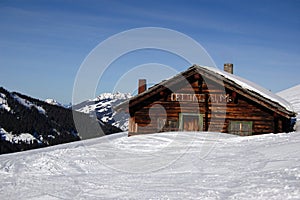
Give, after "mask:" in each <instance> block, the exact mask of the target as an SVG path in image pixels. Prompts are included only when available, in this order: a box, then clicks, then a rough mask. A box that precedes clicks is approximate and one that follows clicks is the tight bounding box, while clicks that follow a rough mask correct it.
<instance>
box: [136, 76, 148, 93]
mask: <svg viewBox="0 0 300 200" xmlns="http://www.w3.org/2000/svg"><path fill="white" fill-rule="evenodd" d="M146 90H147V83H146V79H139V88H138V94H141V93H143V92H145V91H146Z"/></svg>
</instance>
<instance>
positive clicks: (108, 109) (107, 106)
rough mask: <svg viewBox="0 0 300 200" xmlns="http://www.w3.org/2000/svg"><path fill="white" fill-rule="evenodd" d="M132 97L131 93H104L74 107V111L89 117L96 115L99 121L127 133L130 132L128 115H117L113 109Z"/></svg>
mask: <svg viewBox="0 0 300 200" xmlns="http://www.w3.org/2000/svg"><path fill="white" fill-rule="evenodd" d="M131 97H132V96H131V94H129V93H121V92H116V93H102V94H100V95H99V96H98V97H96V98H95V99H93V100H87V101H84V102H82V103H80V104H77V105H75V106H73V109H74V110H76V111H79V112H83V113H86V114H89V115H96V117H97V118H98V119H99V120H101V121H103V122H106V123H109V124H112V125H114V126H116V127H118V128H120V129H122V130H123V131H126V130H128V118H129V116H128V114H127V113H124V112H121V113H116V112H114V110H113V107H114V106H116V105H118V104H120V103H122V102H124V101H126V100H127V99H129V98H131Z"/></svg>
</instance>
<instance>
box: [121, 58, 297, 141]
mask: <svg viewBox="0 0 300 200" xmlns="http://www.w3.org/2000/svg"><path fill="white" fill-rule="evenodd" d="M232 73H233V65H232V64H225V65H224V71H221V70H219V69H217V68H212V67H202V66H198V65H193V66H192V67H190V68H189V69H187V70H186V71H184V72H182V73H179V74H177V75H176V76H174V77H172V78H170V79H168V80H164V81H162V82H161V83H158V84H157V85H154V86H152V87H151V88H149V89H147V86H146V80H144V79H142V80H139V88H138V91H139V94H138V95H136V96H134V97H133V98H131V99H130V100H128V101H127V102H124V103H122V104H121V105H118V106H117V107H116V110H122V109H123V110H126V111H127V112H129V114H130V119H129V130H128V134H129V135H136V134H147V133H157V132H166V131H212V132H223V133H231V134H237V135H255V134H265V133H279V132H290V131H292V130H293V128H292V127H293V125H292V121H293V120H292V119H293V117H295V115H296V113H295V112H294V111H293V109H292V107H291V106H290V104H289V103H287V102H286V101H285V100H283V99H282V98H280V97H278V96H277V95H275V94H273V93H271V92H270V91H268V90H266V89H264V88H261V87H260V86H258V85H256V84H254V83H252V82H250V81H248V80H245V79H242V78H241V77H238V76H235V75H233V74H232Z"/></svg>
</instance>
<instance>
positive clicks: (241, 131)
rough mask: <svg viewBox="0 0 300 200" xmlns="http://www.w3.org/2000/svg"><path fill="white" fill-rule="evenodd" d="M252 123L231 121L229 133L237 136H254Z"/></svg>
mask: <svg viewBox="0 0 300 200" xmlns="http://www.w3.org/2000/svg"><path fill="white" fill-rule="evenodd" d="M252 124H253V122H252V121H231V122H230V123H229V128H228V132H229V133H232V134H236V135H252Z"/></svg>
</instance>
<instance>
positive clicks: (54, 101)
mask: <svg viewBox="0 0 300 200" xmlns="http://www.w3.org/2000/svg"><path fill="white" fill-rule="evenodd" d="M45 102H46V103H48V104H51V105H56V106H61V105H62V104H61V103H59V102H58V101H56V100H55V99H46V100H45Z"/></svg>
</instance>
